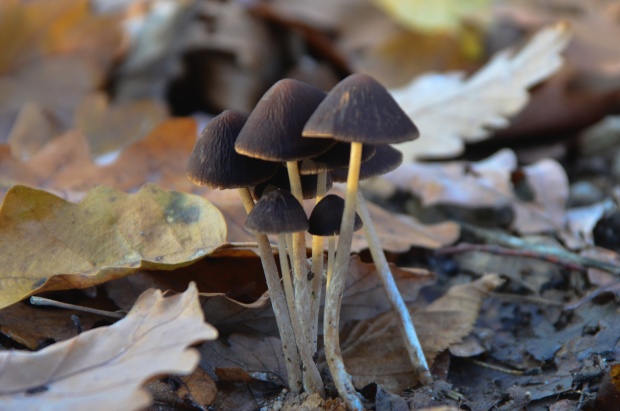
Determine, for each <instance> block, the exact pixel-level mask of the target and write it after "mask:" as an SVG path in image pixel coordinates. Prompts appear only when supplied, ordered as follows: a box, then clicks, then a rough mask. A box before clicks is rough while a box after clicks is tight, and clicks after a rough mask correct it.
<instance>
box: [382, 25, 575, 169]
mask: <svg viewBox="0 0 620 411" xmlns="http://www.w3.org/2000/svg"><path fill="white" fill-rule="evenodd" d="M569 38H570V30H569V27H568V25H567V24H564V23H559V24H556V25H553V26H550V27H547V28H544V29H542V30H540V31H539V32H538V33H537V34H536V35H535V36H534V37H533V38H532V39H531V40H530V41H529V42H528V43H527V44H526V45H525V46H524V47H523V48H521V49H520V50H518V51H516V52H514V51H512V50H504V51H502V52H500V53H498V54H496V55H495V56H494V57H493V58H492V59H491V61H490V62H489V63H487V65H486V66H484V67H483V68H482V69H481V70H479V71H478V72H477V73H475V74H474V75H473V76H472V77H470V78H468V79H464V74H463V73H462V72H453V73H446V74H427V75H424V76H421V77H418V78H416V79H414V80H413V81H412V82H411V83H409V84H408V85H406V86H404V87H402V88H399V89H393V90H391V92H392V95H393V96H394V98H395V99H396V101H397V102H398V103H399V104H400V106H401V107H402V108H403V109H404V110H405V112H406V113H407V114H408V115H409V116H410V117H411V119H413V121H414V122H415V123H416V125H417V126H418V128H419V129H420V138H419V139H418V140H416V141H415V142H409V143H404V144H399V145H398V148H399V149H400V150H401V151H403V154H404V155H405V159H406V160H415V159H419V158H442V157H444V158H445V157H451V156H456V155H459V154H461V153H462V151H463V147H464V143H466V142H467V143H469V142H476V141H481V140H484V139H485V138H487V137H488V135H489V129H497V128H505V127H506V126H508V124H509V120H508V118H507V117H509V116H511V115H514V114H516V113H517V112H519V111H520V110H521V109H522V108H523V107H524V106H525V104H526V103H527V101H528V93H527V90H528V89H529V88H530V87H532V86H534V85H535V84H537V83H539V82H540V81H542V80H544V79H546V78H547V77H549V76H550V75H551V74H553V73H554V72H555V71H556V70H558V69H559V68H560V66H561V65H562V58H561V56H560V53H562V51H563V50H564V49H565V48H566V45H567V44H568V40H569Z"/></svg>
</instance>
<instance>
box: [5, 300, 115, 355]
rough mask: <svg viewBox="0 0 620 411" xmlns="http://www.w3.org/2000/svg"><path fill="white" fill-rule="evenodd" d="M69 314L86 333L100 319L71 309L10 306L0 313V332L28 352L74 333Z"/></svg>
mask: <svg viewBox="0 0 620 411" xmlns="http://www.w3.org/2000/svg"><path fill="white" fill-rule="evenodd" d="M71 315H77V316H78V317H79V319H80V324H81V325H82V328H83V329H85V330H89V329H91V328H92V327H93V325H94V324H95V323H96V322H99V321H101V320H102V319H103V317H101V316H99V315H95V314H89V313H84V312H77V311H73V310H54V309H48V308H40V307H39V308H37V307H33V306H30V305H27V304H13V305H12V306H10V307H5V308H3V309H2V310H0V333H2V334H4V335H5V336H7V337H8V338H10V339H11V340H13V341H16V342H18V343H20V344H22V345H23V346H24V347H26V348H29V349H31V350H36V349H37V348H38V347H41V344H43V343H46V344H47V343H48V342H49V339H50V338H51V339H52V340H54V341H63V340H68V339H69V338H72V337H75V336H76V335H77V333H78V331H77V328H76V327H75V323H74V322H73V321H72V320H71Z"/></svg>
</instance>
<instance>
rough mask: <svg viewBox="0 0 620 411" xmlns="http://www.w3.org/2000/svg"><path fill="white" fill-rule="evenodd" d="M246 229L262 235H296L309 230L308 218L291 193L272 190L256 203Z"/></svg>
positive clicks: (246, 223) (249, 215)
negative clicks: (295, 233)
mask: <svg viewBox="0 0 620 411" xmlns="http://www.w3.org/2000/svg"><path fill="white" fill-rule="evenodd" d="M245 227H246V228H247V229H248V230H250V231H252V232H253V233H260V234H280V233H294V232H298V231H306V230H307V229H308V217H306V213H305V211H304V208H303V207H302V206H301V204H299V201H297V199H296V198H295V197H294V196H293V195H292V194H291V193H289V192H288V191H285V190H271V191H269V192H268V193H266V194H265V195H264V196H262V197H261V199H260V200H258V201H257V202H256V205H255V206H254V208H253V209H252V211H251V212H250V214H248V219H247V220H246V222H245Z"/></svg>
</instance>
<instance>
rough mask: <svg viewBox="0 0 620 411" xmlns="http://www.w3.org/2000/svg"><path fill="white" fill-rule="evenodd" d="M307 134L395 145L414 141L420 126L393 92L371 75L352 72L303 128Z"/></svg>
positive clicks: (320, 105)
mask: <svg viewBox="0 0 620 411" xmlns="http://www.w3.org/2000/svg"><path fill="white" fill-rule="evenodd" d="M303 135H304V137H325V138H333V139H335V140H338V141H344V142H348V143H352V142H359V143H363V144H394V143H402V142H405V141H410V140H414V139H416V138H417V137H418V136H419V132H418V129H417V127H416V126H415V125H414V124H413V122H412V121H411V119H410V118H409V117H408V116H407V114H405V112H404V111H403V110H402V109H401V108H400V106H399V105H398V103H396V101H395V100H394V98H393V97H392V96H391V95H390V93H389V92H388V91H387V90H386V89H385V87H383V86H382V85H381V84H380V83H379V82H378V81H377V80H375V79H374V78H372V77H370V76H369V75H367V74H361V73H357V74H352V75H350V76H349V77H347V78H345V79H344V80H342V81H341V82H340V83H338V84H337V85H336V86H335V87H334V88H333V89H332V90H331V91H330V92H329V94H328V95H327V97H326V98H325V100H323V102H321V104H319V106H318V107H317V109H316V110H315V111H314V113H313V114H312V116H311V117H310V119H309V120H308V122H307V123H306V126H305V127H304V130H303Z"/></svg>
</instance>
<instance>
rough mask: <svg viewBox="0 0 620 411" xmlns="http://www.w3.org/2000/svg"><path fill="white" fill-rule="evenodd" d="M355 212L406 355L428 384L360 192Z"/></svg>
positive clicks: (428, 377) (404, 308) (411, 329)
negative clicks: (395, 318)
mask: <svg viewBox="0 0 620 411" xmlns="http://www.w3.org/2000/svg"><path fill="white" fill-rule="evenodd" d="M357 212H358V213H359V215H360V217H361V218H362V222H363V223H364V234H365V235H366V240H367V241H368V248H369V249H370V254H371V255H372V260H373V261H374V262H375V266H376V268H377V273H378V274H379V278H380V279H381V283H382V284H383V288H384V289H385V292H386V294H387V297H388V300H389V301H390V304H392V309H393V310H394V311H395V312H396V315H397V316H398V319H399V320H400V321H399V322H398V325H399V326H400V329H401V332H402V333H403V339H404V341H405V347H406V348H407V353H408V354H409V360H410V361H411V364H413V366H414V367H415V369H416V371H417V374H418V375H419V376H420V379H421V380H422V382H423V383H429V382H431V381H432V377H431V373H430V371H429V369H428V363H427V362H426V357H425V356H424V352H423V351H422V346H421V345H420V340H419V339H418V335H417V333H416V331H415V327H414V325H413V321H412V320H411V314H410V313H409V310H408V309H407V305H405V302H404V301H403V297H402V296H401V295H400V292H399V291H398V287H397V286H396V281H394V276H393V275H392V271H391V270H390V266H389V264H388V262H387V259H386V258H385V254H384V253H383V247H382V246H381V243H380V242H379V236H378V235H377V230H376V229H375V225H374V224H373V223H372V219H371V218H370V213H369V212H368V207H366V201H365V200H364V196H363V195H362V193H361V191H360V192H358V193H357Z"/></svg>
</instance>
